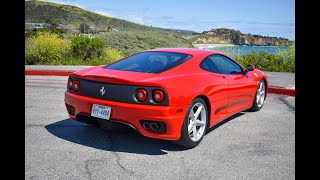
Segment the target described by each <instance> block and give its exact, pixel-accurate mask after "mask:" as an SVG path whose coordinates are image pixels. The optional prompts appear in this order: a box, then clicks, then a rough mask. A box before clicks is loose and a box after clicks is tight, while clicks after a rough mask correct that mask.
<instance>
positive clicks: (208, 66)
mask: <svg viewBox="0 0 320 180" xmlns="http://www.w3.org/2000/svg"><path fill="white" fill-rule="evenodd" d="M200 68H202V69H204V70H206V71H210V72H214V73H219V70H218V68H217V67H216V65H215V64H214V63H212V60H211V59H210V56H209V57H206V58H204V59H203V60H202V62H201V63H200Z"/></svg>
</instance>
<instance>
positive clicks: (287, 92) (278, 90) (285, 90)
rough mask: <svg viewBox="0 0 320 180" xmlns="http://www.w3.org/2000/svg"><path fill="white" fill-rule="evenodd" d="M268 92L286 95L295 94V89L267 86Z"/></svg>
mask: <svg viewBox="0 0 320 180" xmlns="http://www.w3.org/2000/svg"><path fill="white" fill-rule="evenodd" d="M268 92H269V93H273V94H284V95H288V96H296V95H295V94H296V90H295V89H290V88H283V87H278V86H269V88H268Z"/></svg>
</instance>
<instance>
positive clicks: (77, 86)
mask: <svg viewBox="0 0 320 180" xmlns="http://www.w3.org/2000/svg"><path fill="white" fill-rule="evenodd" d="M79 89H80V82H79V81H78V80H75V81H74V82H73V90H74V91H79Z"/></svg>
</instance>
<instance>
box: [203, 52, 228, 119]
mask: <svg viewBox="0 0 320 180" xmlns="http://www.w3.org/2000/svg"><path fill="white" fill-rule="evenodd" d="M209 57H210V56H209ZM209 57H206V58H204V59H203V60H202V62H201V63H200V68H201V69H203V70H205V71H207V72H208V78H207V80H208V84H209V86H208V87H207V89H206V90H205V91H206V93H207V94H208V96H209V100H210V102H212V103H211V112H212V113H211V118H210V119H211V121H212V122H210V124H215V123H218V122H219V121H220V120H222V119H224V118H225V117H226V116H227V115H228V113H227V107H228V81H227V79H226V77H225V76H224V74H219V73H218V69H217V68H216V67H215V65H214V64H213V63H212V61H211V59H210V58H209Z"/></svg>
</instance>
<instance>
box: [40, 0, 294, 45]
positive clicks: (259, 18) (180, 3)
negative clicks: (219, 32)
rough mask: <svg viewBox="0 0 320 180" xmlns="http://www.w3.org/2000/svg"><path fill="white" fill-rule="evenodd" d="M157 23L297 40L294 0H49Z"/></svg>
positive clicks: (110, 14)
mask: <svg viewBox="0 0 320 180" xmlns="http://www.w3.org/2000/svg"><path fill="white" fill-rule="evenodd" d="M45 1H48V2H56V3H62V4H69V5H74V6H78V7H80V8H83V9H86V10H90V11H94V12H97V13H100V14H103V15H107V16H111V17H116V18H121V19H125V20H129V21H132V22H135V23H139V24H144V25H148V26H150V25H152V26H155V27H163V28H174V29H185V30H193V31H196V32H202V31H207V30H210V29H215V28H231V29H236V30H240V31H241V32H243V33H251V34H259V35H265V36H276V37H285V38H288V39H290V40H294V39H295V38H294V36H295V2H294V0H263V1H262V0H45Z"/></svg>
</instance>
